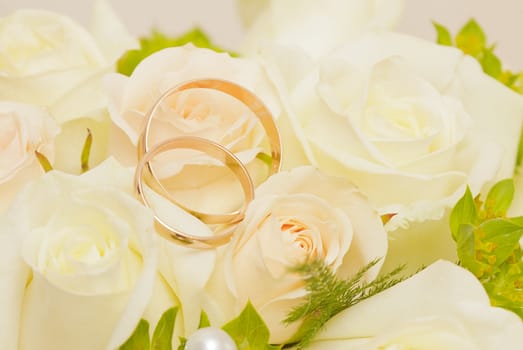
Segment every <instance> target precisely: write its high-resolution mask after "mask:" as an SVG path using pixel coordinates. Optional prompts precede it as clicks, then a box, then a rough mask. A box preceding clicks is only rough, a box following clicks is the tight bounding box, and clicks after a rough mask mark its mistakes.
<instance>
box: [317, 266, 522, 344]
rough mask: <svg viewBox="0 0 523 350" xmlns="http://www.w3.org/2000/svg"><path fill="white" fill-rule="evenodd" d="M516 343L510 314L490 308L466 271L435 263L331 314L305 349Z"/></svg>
mask: <svg viewBox="0 0 523 350" xmlns="http://www.w3.org/2000/svg"><path fill="white" fill-rule="evenodd" d="M522 343H523V323H522V322H521V319H520V318H519V317H518V316H517V315H516V314H514V313H512V312H510V311H507V310H504V309H501V308H497V307H492V306H490V301H489V298H488V295H487V294H486V292H485V290H484V289H483V286H482V285H481V284H480V283H479V282H478V280H477V279H476V278H475V277H474V276H473V275H472V274H471V273H470V272H468V271H467V270H465V269H463V268H461V267H458V266H456V265H454V264H452V263H450V262H446V261H438V262H436V263H434V264H433V265H431V266H429V267H427V268H426V269H425V270H423V271H421V272H419V273H418V274H416V275H414V276H412V277H411V278H409V279H407V280H406V281H404V282H402V283H400V284H398V285H396V286H394V287H392V288H390V289H388V290H386V291H384V292H382V293H380V294H378V295H376V296H374V297H372V298H370V299H367V300H365V301H363V302H361V303H359V304H357V305H355V306H353V307H352V308H350V309H347V310H345V311H342V312H341V313H340V314H338V315H336V316H334V317H333V318H332V319H331V320H330V321H329V322H327V323H326V324H325V326H324V328H323V329H322V330H321V331H320V332H319V334H318V335H317V336H316V338H315V340H313V342H312V344H311V345H310V346H309V347H308V348H310V349H312V350H315V349H333V350H336V349H347V350H350V349H358V350H375V349H383V350H403V349H416V350H436V349H446V350H477V349H482V350H497V349H507V350H516V349H520V348H521V344H522Z"/></svg>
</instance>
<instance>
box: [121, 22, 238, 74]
mask: <svg viewBox="0 0 523 350" xmlns="http://www.w3.org/2000/svg"><path fill="white" fill-rule="evenodd" d="M188 43H192V44H193V45H194V46H196V47H201V48H207V49H211V50H214V51H216V52H224V50H223V49H221V48H219V47H218V46H216V45H214V44H213V43H212V41H211V40H210V39H209V37H208V36H207V34H205V33H204V32H203V31H202V30H201V29H200V28H194V29H192V30H190V31H188V32H186V33H184V34H182V35H181V36H179V37H169V36H167V35H165V34H163V33H161V32H159V31H157V30H153V32H152V33H151V35H150V36H148V37H143V38H141V39H140V48H139V49H137V50H129V51H127V52H126V53H124V54H123V56H122V57H120V59H119V60H118V62H117V64H116V70H117V72H119V73H121V74H124V75H127V76H129V75H131V74H132V72H133V71H134V69H135V68H136V66H137V65H138V64H139V63H140V62H141V61H143V60H144V59H145V58H146V57H147V56H149V55H152V54H153V53H155V52H157V51H160V50H162V49H165V48H168V47H175V46H183V45H185V44H188ZM232 55H234V54H232Z"/></svg>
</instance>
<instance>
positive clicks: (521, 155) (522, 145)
mask: <svg viewBox="0 0 523 350" xmlns="http://www.w3.org/2000/svg"><path fill="white" fill-rule="evenodd" d="M522 93H523V92H522ZM522 160H523V127H522V128H521V131H520V133H519V145H518V154H517V156H516V165H517V167H516V169H518V168H519V166H520V165H521V164H522ZM516 171H521V170H516Z"/></svg>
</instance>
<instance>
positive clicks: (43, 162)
mask: <svg viewBox="0 0 523 350" xmlns="http://www.w3.org/2000/svg"><path fill="white" fill-rule="evenodd" d="M35 157H36V159H37V160H38V162H39V163H40V166H41V167H42V169H44V171H45V172H46V173H47V172H49V171H51V170H53V166H52V165H51V162H50V161H49V159H48V158H47V157H46V156H45V155H43V154H42V153H40V152H38V151H35Z"/></svg>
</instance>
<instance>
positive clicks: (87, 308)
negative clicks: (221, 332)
mask: <svg viewBox="0 0 523 350" xmlns="http://www.w3.org/2000/svg"><path fill="white" fill-rule="evenodd" d="M131 185H132V173H131V172H130V171H128V170H127V169H124V168H122V167H121V166H120V165H118V164H116V162H114V161H111V160H109V161H107V162H105V163H103V164H102V165H100V166H99V167H97V168H95V169H93V170H92V171H90V172H88V173H86V174H84V175H82V176H80V177H77V176H72V175H67V174H64V173H60V172H57V171H53V172H50V173H47V174H46V175H44V176H43V177H42V178H41V179H39V180H38V181H36V182H34V183H32V184H31V185H29V186H28V187H27V188H26V189H25V190H23V191H22V192H21V194H20V195H19V196H18V197H17V199H16V200H15V202H14V204H13V206H12V207H11V209H10V210H9V212H8V215H7V217H6V218H4V219H2V220H1V221H0V227H1V230H0V241H1V242H2V244H1V247H0V250H1V254H0V260H1V264H0V266H1V267H0V272H1V273H0V276H1V278H0V289H1V290H2V295H1V296H0V308H1V309H2V313H1V314H0V326H1V327H2V334H3V335H2V337H0V347H1V348H2V349H36V348H38V349H51V348H52V349H114V348H117V347H118V346H119V345H121V344H122V343H123V342H124V341H125V340H126V339H127V338H128V337H129V335H130V334H131V333H132V332H133V330H134V328H135V327H136V324H137V323H138V321H139V319H140V318H141V317H146V318H147V319H149V320H150V321H152V322H153V323H155V322H157V320H158V319H159V317H160V315H161V313H162V312H164V311H165V310H166V309H167V308H169V307H170V306H172V305H175V304H176V303H177V301H176V297H175V296H174V294H173V293H172V291H171V290H170V288H168V287H167V286H166V285H164V282H163V280H161V279H160V278H159V277H158V275H157V272H156V267H157V261H158V251H157V249H158V248H157V242H156V234H155V233H154V228H153V221H152V215H151V212H150V211H149V210H147V209H145V208H144V207H143V206H142V205H141V204H140V203H139V202H138V201H137V200H136V199H135V198H134V197H133V196H131V195H130V194H129V192H130V191H131V188H132V187H131ZM101 203H103V206H101Z"/></svg>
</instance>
